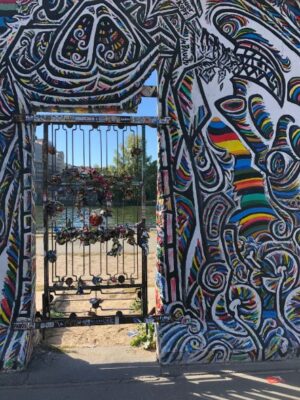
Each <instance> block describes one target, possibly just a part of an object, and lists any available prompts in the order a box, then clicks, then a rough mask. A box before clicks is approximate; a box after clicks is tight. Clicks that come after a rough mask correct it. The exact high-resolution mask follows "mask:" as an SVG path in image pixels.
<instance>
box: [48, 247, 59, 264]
mask: <svg viewBox="0 0 300 400" xmlns="http://www.w3.org/2000/svg"><path fill="white" fill-rule="evenodd" d="M47 260H48V261H49V262H50V263H52V264H54V263H55V262H56V261H57V254H56V251H55V250H49V251H48V252H47Z"/></svg>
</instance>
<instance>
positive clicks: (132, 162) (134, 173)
mask: <svg viewBox="0 0 300 400" xmlns="http://www.w3.org/2000/svg"><path fill="white" fill-rule="evenodd" d="M143 164H144V185H145V192H146V200H155V199H156V179H157V162H156V161H152V160H151V157H147V156H146V158H145V161H144V162H143V145H142V137H141V135H135V134H129V135H128V136H127V138H126V140H125V141H124V144H123V143H121V144H120V145H119V149H118V150H116V151H115V155H114V158H113V166H112V170H113V171H114V173H115V174H116V175H117V176H126V177H132V180H133V181H135V182H141V181H142V168H143ZM116 195H117V194H116ZM117 198H118V199H120V195H117Z"/></svg>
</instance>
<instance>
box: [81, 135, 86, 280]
mask: <svg viewBox="0 0 300 400" xmlns="http://www.w3.org/2000/svg"><path fill="white" fill-rule="evenodd" d="M81 132H82V151H83V169H85V136H84V129H83V128H81ZM81 212H82V218H83V225H85V207H84V204H82V210H81ZM82 262H83V275H85V272H86V271H85V246H84V244H83V246H82Z"/></svg>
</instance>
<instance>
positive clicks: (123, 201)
mask: <svg viewBox="0 0 300 400" xmlns="http://www.w3.org/2000/svg"><path fill="white" fill-rule="evenodd" d="M125 129H126V127H125V126H124V128H123V129H122V145H121V146H122V147H121V148H122V168H123V170H124V171H125V132H124V131H125ZM128 175H129V173H128ZM125 190H126V188H123V196H122V197H123V199H122V225H125ZM124 248H125V240H124V239H123V251H122V270H123V274H124V272H125V251H124ZM131 276H132V275H131Z"/></svg>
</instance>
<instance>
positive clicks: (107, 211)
mask: <svg viewBox="0 0 300 400" xmlns="http://www.w3.org/2000/svg"><path fill="white" fill-rule="evenodd" d="M100 215H101V216H102V217H103V218H108V217H112V210H111V209H109V208H106V209H105V210H101V211H100Z"/></svg>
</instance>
